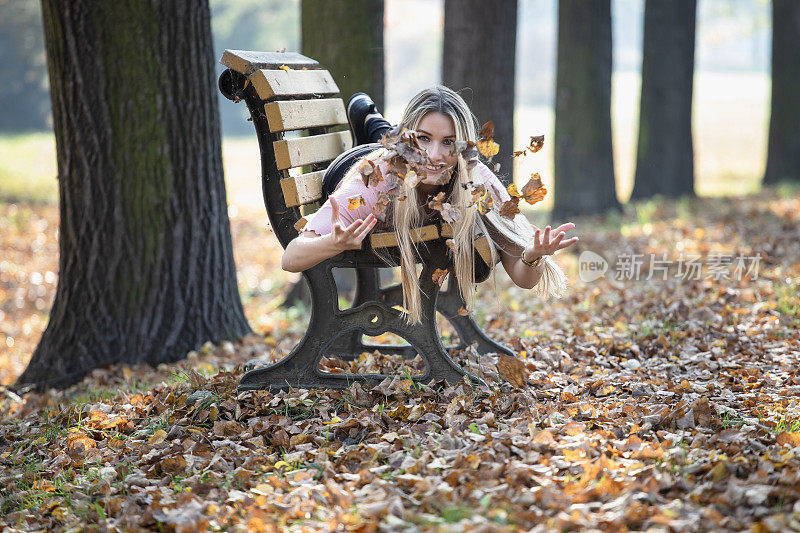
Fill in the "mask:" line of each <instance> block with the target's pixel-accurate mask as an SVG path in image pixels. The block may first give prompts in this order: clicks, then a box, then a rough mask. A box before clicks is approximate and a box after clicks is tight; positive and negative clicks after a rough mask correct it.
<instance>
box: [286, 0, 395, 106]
mask: <svg viewBox="0 0 800 533" xmlns="http://www.w3.org/2000/svg"><path fill="white" fill-rule="evenodd" d="M301 5H302V7H301V9H302V11H301V26H302V30H301V32H302V49H303V55H305V56H307V57H310V58H312V59H316V60H317V61H319V62H320V64H321V65H322V66H323V67H325V68H327V69H328V70H329V71H330V73H331V75H332V76H333V79H334V80H336V84H337V85H338V86H339V89H340V91H341V94H342V98H344V100H345V102H347V99H348V98H350V97H351V96H352V95H353V94H355V93H359V92H361V93H367V94H368V95H370V97H372V100H373V101H374V102H375V104H376V105H377V107H378V109H379V110H381V111H383V109H384V69H383V0H350V1H348V2H342V1H333V2H332V1H330V0H302V4H301Z"/></svg>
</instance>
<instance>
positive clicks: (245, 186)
mask: <svg viewBox="0 0 800 533" xmlns="http://www.w3.org/2000/svg"><path fill="white" fill-rule="evenodd" d="M487 6H488V4H487ZM490 9H492V8H491V7H487V10H490ZM211 10H212V30H213V33H214V45H215V55H216V58H217V59H218V58H219V57H220V56H221V54H222V51H223V50H224V49H225V48H232V49H243V50H262V51H270V50H279V49H284V48H285V49H286V50H289V51H293V50H295V51H298V50H301V5H300V1H299V0H237V1H230V0H212V1H211ZM557 12H558V2H557V1H556V0H520V1H519V2H517V25H516V34H517V35H516V60H515V70H516V73H515V85H514V89H515V90H514V124H515V142H514V148H515V149H520V148H522V147H524V145H525V144H526V138H527V137H529V136H530V135H534V134H540V133H544V134H545V135H547V138H548V140H547V142H546V143H545V149H544V150H543V151H542V152H541V153H540V154H537V156H536V157H535V158H528V159H527V160H523V161H521V162H518V168H517V169H516V175H517V179H520V177H521V176H523V175H525V176H527V175H528V173H529V172H532V171H539V172H541V174H542V176H543V177H544V178H545V182H546V183H548V182H550V181H551V180H552V175H553V143H552V142H551V141H552V132H553V123H554V93H555V86H556V79H555V75H556V55H557V54H556V52H557V22H558V21H557ZM611 13H612V31H613V34H612V42H613V77H612V99H611V112H612V128H613V147H614V148H613V154H614V164H615V176H616V182H617V188H616V190H617V196H618V198H619V200H620V201H622V202H624V201H626V200H627V199H628V197H629V196H630V194H631V190H632V188H633V175H634V170H635V161H636V132H637V120H638V110H639V99H640V70H641V65H642V36H643V25H644V20H643V16H644V0H613V1H611ZM770 16H771V10H770V3H769V2H768V1H766V0H700V1H699V2H698V3H697V17H696V21H697V22H696V50H695V67H694V92H693V108H692V109H693V112H692V121H693V130H694V142H695V165H696V167H695V171H696V192H697V194H699V195H729V194H740V193H748V192H754V191H756V190H758V189H759V187H760V182H761V177H762V175H763V172H764V168H765V162H766V137H767V127H768V122H769V90H770V78H769V72H770V69H769V65H770V37H771V18H770ZM383 20H384V24H385V29H384V37H383V39H384V41H383V54H384V62H385V115H386V116H387V117H388V118H389V119H390V120H391V121H397V120H399V118H400V115H401V113H402V109H403V107H404V105H405V103H406V102H407V101H408V100H409V98H410V97H411V96H413V95H414V94H415V93H416V92H417V91H418V90H420V89H422V88H425V87H427V86H430V85H432V84H435V83H441V82H442V35H443V29H444V2H443V0H386V2H385V6H384V13H383ZM475 40H477V41H481V42H480V45H481V46H483V47H489V48H491V47H493V46H494V44H493V43H492V42H490V41H488V40H482V39H481V37H480V36H479V37H477V38H475ZM0 43H2V45H0V81H2V86H3V87H4V90H3V91H2V94H0V109H2V112H1V113H0V132H2V134H1V135H0V196H1V197H2V198H5V199H9V198H20V199H36V200H42V201H54V200H55V196H56V183H55V180H54V177H55V146H54V141H53V136H52V135H51V133H50V128H51V123H52V122H51V118H50V95H49V92H48V82H47V67H46V64H45V52H44V44H43V37H42V25H41V9H40V6H39V3H38V2H36V1H34V0H0ZM317 59H319V58H317ZM219 70H220V72H221V70H222V67H221V66H220V67H219ZM453 88H455V89H461V88H462V87H453ZM465 97H466V98H467V99H468V100H469V97H470V93H469V92H468V91H467V92H466V93H465ZM245 113H246V109H244V106H237V105H232V104H230V103H229V102H228V101H226V100H224V99H223V98H222V97H221V96H220V114H221V120H222V131H223V136H224V148H223V150H224V152H223V155H224V158H225V170H226V179H227V182H228V188H229V193H230V198H229V200H230V202H231V203H232V204H233V205H236V206H240V205H241V206H249V207H255V208H260V207H261V200H260V197H259V194H260V192H259V191H260V188H259V187H260V185H259V183H258V173H259V168H258V165H257V157H256V155H255V154H257V148H256V140H255V137H254V136H253V135H252V131H251V130H252V128H251V125H250V123H249V122H247V121H246V115H245ZM493 118H494V117H491V116H488V117H485V118H484V117H479V119H481V120H490V119H493ZM509 148H510V147H509V146H507V143H505V144H501V150H504V151H505V150H508V149H509ZM551 207H552V195H548V197H547V198H546V199H545V200H544V201H543V202H542V203H541V204H539V205H538V206H536V208H537V209H550V208H551Z"/></svg>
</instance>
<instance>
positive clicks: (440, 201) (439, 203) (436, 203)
mask: <svg viewBox="0 0 800 533" xmlns="http://www.w3.org/2000/svg"><path fill="white" fill-rule="evenodd" d="M444 199H445V194H444V193H443V192H440V193H439V194H437V195H436V196H433V197H431V199H430V200H428V208H429V209H433V210H434V211H441V210H442V209H444Z"/></svg>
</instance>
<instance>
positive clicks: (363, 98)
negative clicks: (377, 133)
mask: <svg viewBox="0 0 800 533" xmlns="http://www.w3.org/2000/svg"><path fill="white" fill-rule="evenodd" d="M375 113H378V108H377V107H375V102H373V101H372V98H370V97H369V96H368V95H366V94H364V93H356V94H354V95H353V96H351V97H350V100H348V101H347V120H348V121H349V122H350V130H351V131H352V132H353V146H358V145H361V144H367V143H369V142H370V140H369V138H368V137H367V130H366V128H365V124H364V120H365V119H366V118H367V115H372V114H375Z"/></svg>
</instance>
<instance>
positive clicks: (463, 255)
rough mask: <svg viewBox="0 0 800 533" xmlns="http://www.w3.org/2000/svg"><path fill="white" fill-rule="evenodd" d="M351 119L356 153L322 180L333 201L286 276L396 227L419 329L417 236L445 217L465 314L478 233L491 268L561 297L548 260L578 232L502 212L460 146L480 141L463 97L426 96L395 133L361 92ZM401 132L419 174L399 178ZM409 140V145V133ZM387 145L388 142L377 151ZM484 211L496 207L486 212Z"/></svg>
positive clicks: (479, 167) (499, 198) (561, 282)
mask: <svg viewBox="0 0 800 533" xmlns="http://www.w3.org/2000/svg"><path fill="white" fill-rule="evenodd" d="M347 114H348V117H349V119H350V123H351V127H352V128H353V132H354V137H355V144H356V146H355V148H353V149H352V150H350V151H348V152H345V153H344V154H342V156H340V157H339V158H337V159H336V160H335V161H334V162H333V163H332V164H331V165H330V167H329V169H328V171H327V172H326V175H325V178H324V181H323V195H326V194H327V195H328V196H327V200H326V201H325V203H324V204H323V206H322V207H321V208H320V209H319V210H318V211H317V212H316V213H314V214H313V216H311V217H310V220H308V222H307V224H306V226H305V227H303V228H302V230H301V233H300V235H299V236H298V237H297V238H296V239H294V240H293V241H292V242H290V243H289V245H288V246H287V247H286V250H285V251H284V254H283V258H282V262H281V266H282V267H283V269H284V270H287V271H289V272H301V271H303V270H306V269H309V268H311V267H313V266H315V265H317V264H318V263H320V262H322V261H324V260H326V259H329V258H331V257H333V256H335V255H338V254H339V253H341V252H343V251H345V250H351V249H359V248H361V244H362V241H363V240H364V238H366V236H367V235H368V234H369V233H370V232H371V231H373V230H375V229H376V227H377V228H378V229H383V230H389V231H391V230H394V232H395V234H396V236H397V241H398V243H399V249H400V257H401V264H400V272H401V279H402V286H403V307H404V308H405V310H406V316H407V319H408V320H409V321H410V322H412V323H417V322H419V321H420V320H421V313H422V311H421V299H420V295H419V280H418V279H417V270H416V260H415V257H416V247H415V244H414V242H413V241H412V239H411V229H412V228H414V227H417V226H420V225H423V224H424V223H426V222H427V221H428V220H429V219H435V218H436V217H440V216H441V217H443V218H445V219H446V220H447V221H449V222H451V224H452V226H453V242H452V243H451V250H452V254H453V268H454V271H455V272H454V273H455V275H456V278H457V279H458V280H459V281H460V283H459V289H460V291H461V295H462V297H463V298H464V301H465V302H466V303H467V306H468V308H471V307H472V304H473V301H474V299H475V262H476V257H475V253H474V247H473V241H474V238H475V236H476V235H478V234H480V233H483V234H484V235H489V236H490V237H491V239H489V240H490V243H491V246H490V248H491V253H492V257H493V258H494V259H495V261H494V262H495V263H496V262H497V261H498V260H499V261H500V262H502V264H503V267H504V269H505V270H506V272H507V273H508V275H509V276H510V277H511V279H512V280H513V281H514V283H515V284H517V285H518V286H520V287H522V288H526V289H531V288H535V290H536V291H537V292H538V293H539V294H540V295H542V296H545V297H548V296H551V295H552V296H557V297H560V296H562V295H563V292H564V291H565V290H566V277H565V276H564V273H563V272H562V271H561V269H560V268H559V267H558V266H557V265H556V264H555V263H554V262H553V261H552V260H551V259H550V257H549V256H550V255H552V254H553V253H555V252H556V251H558V250H562V249H564V248H567V247H568V246H570V245H572V244H574V243H575V242H577V241H578V237H571V238H568V239H566V238H565V237H566V233H567V232H568V231H569V230H571V229H573V228H574V227H575V225H574V224H572V223H566V224H562V225H560V226H558V227H557V228H555V230H553V229H551V227H550V226H547V227H546V228H545V229H544V231H541V230H540V229H539V228H535V227H533V226H532V225H531V224H530V223H529V222H528V221H527V219H526V218H525V217H524V215H521V214H517V215H516V216H514V217H513V218H509V217H506V216H501V215H500V214H499V208H500V206H502V205H503V204H504V203H505V202H507V201H509V200H510V199H511V197H510V195H509V193H508V192H507V190H506V188H505V187H504V186H503V185H502V183H501V182H500V180H498V179H497V176H495V174H494V173H493V172H492V171H491V170H490V169H489V168H488V167H487V166H486V165H485V164H483V163H477V164H475V161H474V160H473V161H470V159H468V158H467V157H465V155H466V154H465V152H464V151H463V147H464V146H465V145H466V143H467V142H468V141H471V142H472V143H475V142H476V141H477V135H476V128H475V119H474V117H473V116H472V113H471V112H470V110H469V107H468V106H467V104H466V103H465V102H464V100H463V99H462V98H461V96H459V95H458V94H457V93H456V92H454V91H452V90H451V89H448V88H447V87H444V86H436V87H432V88H430V89H426V90H423V91H421V92H420V93H419V94H417V95H416V96H415V97H414V98H412V99H411V101H410V102H409V103H408V106H407V107H406V110H405V112H404V113H403V118H402V120H401V122H400V124H399V125H398V127H396V128H395V129H393V128H392V126H391V125H390V124H389V123H388V122H387V121H386V120H385V119H384V118H383V117H382V116H381V115H380V114H379V113H378V112H377V110H376V109H375V106H374V104H373V103H372V100H371V99H369V97H368V96H367V95H365V94H363V93H359V94H356V95H354V96H353V97H352V98H351V99H350V102H349V103H348V107H347ZM402 128H405V129H406V130H411V131H412V132H414V133H412V134H411V136H412V137H411V141H410V143H409V144H410V145H413V147H414V149H415V150H416V152H415V153H411V154H410V155H409V156H406V157H409V158H412V159H413V158H414V157H416V155H415V154H417V155H419V154H421V157H419V158H417V160H415V161H414V163H415V164H412V166H411V167H408V168H413V169H414V170H415V172H406V173H405V174H404V175H403V176H401V177H402V178H404V179H400V180H397V179H394V178H396V177H397V174H396V171H395V167H396V161H397V157H398V153H397V151H395V150H394V149H393V147H391V146H388V145H387V142H386V140H387V137H388V136H391V135H394V138H395V139H396V138H397V137H398V135H400V132H401V131H402ZM405 138H406V139H409V137H408V134H407V135H406V137H405ZM381 139H383V141H384V142H383V145H381V144H376V141H379V140H381ZM403 148H404V150H403V151H404V152H409V151H411V149H409V147H408V146H404V147H403ZM458 148H461V149H462V150H461V151H459V149H458ZM398 150H399V149H398ZM356 163H358V164H356ZM365 168H366V169H367V171H369V170H370V169H371V168H375V173H374V174H373V175H372V176H367V175H366V172H365V170H364V169H365ZM373 177H377V178H376V179H373ZM476 190H479V191H485V192H486V195H484V198H485V199H488V200H489V201H488V202H485V203H484V209H483V211H485V212H484V213H483V214H480V212H479V208H478V205H477V204H476V202H475V191H476ZM487 205H490V206H494V207H491V208H488V209H486V206H487ZM442 206H444V207H442ZM379 219H383V220H379ZM465 281H466V283H465Z"/></svg>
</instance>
